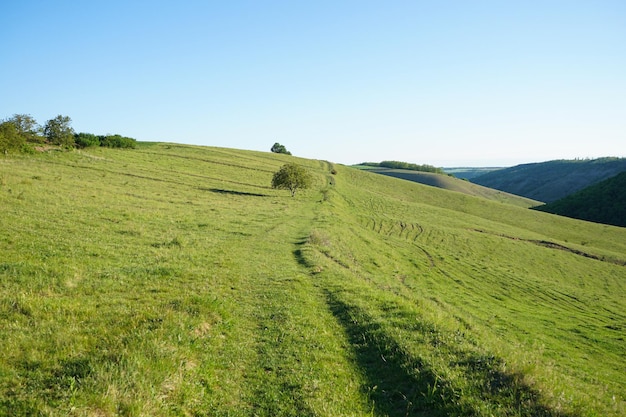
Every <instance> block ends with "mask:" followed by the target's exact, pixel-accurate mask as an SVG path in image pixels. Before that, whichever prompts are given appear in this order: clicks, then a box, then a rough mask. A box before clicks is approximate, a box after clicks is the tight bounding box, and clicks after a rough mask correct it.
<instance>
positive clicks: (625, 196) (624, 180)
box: [535, 171, 626, 227]
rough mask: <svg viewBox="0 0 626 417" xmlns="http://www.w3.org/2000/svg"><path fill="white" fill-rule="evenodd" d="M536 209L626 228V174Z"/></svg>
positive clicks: (623, 173) (625, 172)
mask: <svg viewBox="0 0 626 417" xmlns="http://www.w3.org/2000/svg"><path fill="white" fill-rule="evenodd" d="M535 209H536V210H540V211H545V212H548V213H553V214H559V215H561V216H567V217H572V218H575V219H581V220H589V221H592V222H596V223H605V224H612V225H614V226H621V227H626V171H624V172H622V173H621V174H618V175H616V176H614V177H611V178H609V179H608V180H604V181H602V182H600V183H598V184H595V185H592V186H591V187H587V188H585V189H583V190H581V191H578V192H576V193H574V194H571V195H569V196H567V197H565V198H562V199H560V200H557V201H555V202H553V203H550V204H545V205H543V206H539V207H535Z"/></svg>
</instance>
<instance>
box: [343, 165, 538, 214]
mask: <svg viewBox="0 0 626 417" xmlns="http://www.w3.org/2000/svg"><path fill="white" fill-rule="evenodd" d="M355 168H359V169H363V170H365V171H368V172H373V173H376V174H383V175H387V176H390V177H394V178H400V179H403V180H408V181H413V182H417V183H420V184H424V185H430V186H432V187H438V188H442V189H444V190H448V191H456V192H459V193H463V194H467V195H471V196H475V197H482V198H486V199H488V200H494V201H499V202H501V203H508V204H513V205H516V206H519V207H526V208H529V207H533V206H537V205H538V204H540V202H539V201H536V200H531V199H530V198H525V197H520V196H517V195H513V194H509V193H506V192H503V191H499V190H495V189H492V188H487V187H483V186H482V185H478V184H473V183H471V182H468V181H463V180H461V179H459V178H455V177H451V176H449V175H443V174H437V173H432V172H420V171H411V170H406V169H391V168H379V167H366V166H356V167H355Z"/></svg>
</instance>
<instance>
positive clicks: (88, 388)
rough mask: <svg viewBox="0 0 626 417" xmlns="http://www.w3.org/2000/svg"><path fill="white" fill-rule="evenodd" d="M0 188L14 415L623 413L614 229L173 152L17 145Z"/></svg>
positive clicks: (188, 149)
mask: <svg viewBox="0 0 626 417" xmlns="http://www.w3.org/2000/svg"><path fill="white" fill-rule="evenodd" d="M288 161H289V162H298V163H300V164H302V165H304V166H305V167H307V168H308V169H309V170H310V171H311V172H312V173H313V174H314V178H315V181H314V187H313V189H311V190H309V191H307V192H304V193H302V194H299V195H298V196H297V197H296V198H291V197H290V196H289V192H288V191H284V190H282V191H279V190H273V189H271V188H270V187H269V184H270V181H271V177H272V174H273V173H274V172H275V171H276V170H278V168H279V167H280V166H281V165H282V164H283V163H285V162H288ZM332 170H336V175H333V174H331V171H332ZM0 202H1V204H2V208H3V215H2V223H1V228H2V233H1V234H0V253H1V254H2V257H1V258H0V337H1V340H2V343H0V415H11V416H20V415H70V416H114V415H127V416H180V415H189V416H296V415H297V416H372V415H373V416H450V415H455V416H494V415H495V416H620V415H624V413H625V412H626V408H625V400H626V399H625V398H624V393H625V392H626V377H625V375H626V373H625V372H624V370H625V366H626V363H625V359H624V357H625V355H624V353H625V352H624V346H625V345H624V338H625V337H626V313H625V312H626V301H625V298H624V294H625V285H626V281H625V279H624V278H625V277H626V230H625V229H623V228H618V227H612V226H606V225H598V224H594V223H588V222H581V221H577V220H573V219H568V218H563V217H557V216H553V215H550V214H546V213H541V212H536V211H531V210H527V209H524V208H519V207H515V206H513V205H508V204H501V203H498V202H494V201H490V200H486V199H482V198H478V197H473V196H468V195H464V194H461V193H451V192H448V191H445V190H440V189H438V188H434V187H428V186H424V185H420V184H417V183H413V182H409V181H401V180H398V179H395V178H391V177H387V176H383V175H373V174H371V173H367V172H362V171H359V170H356V169H352V168H348V167H343V166H339V165H337V166H333V165H331V164H329V163H327V162H322V161H313V160H304V159H298V158H295V157H291V156H286V155H279V154H269V153H260V152H248V151H239V150H232V149H220V148H206V147H195V146H183V145H174V144H139V146H138V148H137V149H135V150H112V149H104V148H98V149H89V150H85V151H80V152H78V151H77V152H50V153H44V154H38V155H33V156H15V157H3V158H1V159H0Z"/></svg>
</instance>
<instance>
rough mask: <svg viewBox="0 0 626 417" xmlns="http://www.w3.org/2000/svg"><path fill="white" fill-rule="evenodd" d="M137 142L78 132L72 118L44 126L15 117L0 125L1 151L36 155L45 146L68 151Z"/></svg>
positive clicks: (26, 117)
mask: <svg viewBox="0 0 626 417" xmlns="http://www.w3.org/2000/svg"><path fill="white" fill-rule="evenodd" d="M136 144H137V141H136V140H135V139H133V138H129V137H125V136H121V135H94V134H92V133H76V132H75V131H74V129H73V128H72V119H71V118H70V117H69V116H63V115H58V116H56V117H55V118H53V119H50V120H48V121H46V123H45V124H44V125H43V126H41V125H40V124H39V123H37V121H36V120H35V119H34V118H33V117H32V116H30V115H28V114H14V115H13V116H11V117H9V118H7V119H4V120H2V121H1V122H0V152H2V153H4V154H6V153H9V152H18V153H19V152H22V153H30V152H33V151H34V149H35V147H37V146H42V145H51V146H59V147H61V148H65V149H72V148H87V147H90V146H106V147H110V148H134V147H135V146H136Z"/></svg>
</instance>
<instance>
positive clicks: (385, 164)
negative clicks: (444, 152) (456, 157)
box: [360, 161, 447, 175]
mask: <svg viewBox="0 0 626 417" xmlns="http://www.w3.org/2000/svg"><path fill="white" fill-rule="evenodd" d="M360 165H364V166H368V167H379V168H391V169H406V170H409V171H420V172H434V173H436V174H446V173H445V172H444V170H443V169H442V168H437V167H434V166H432V165H426V164H425V165H418V164H412V163H410V162H401V161H382V162H363V163H361V164H360ZM446 175H447V174H446Z"/></svg>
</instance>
